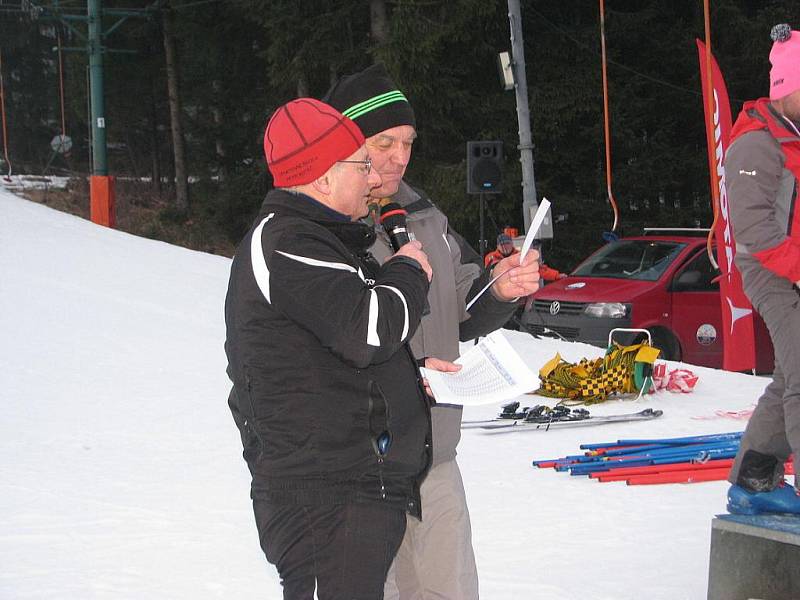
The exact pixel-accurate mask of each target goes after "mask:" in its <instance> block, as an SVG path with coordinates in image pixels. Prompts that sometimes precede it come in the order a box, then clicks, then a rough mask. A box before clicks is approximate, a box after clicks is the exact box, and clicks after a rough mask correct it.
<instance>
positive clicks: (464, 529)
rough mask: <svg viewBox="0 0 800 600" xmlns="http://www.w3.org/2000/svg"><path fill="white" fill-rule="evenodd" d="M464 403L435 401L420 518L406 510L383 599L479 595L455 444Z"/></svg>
mask: <svg viewBox="0 0 800 600" xmlns="http://www.w3.org/2000/svg"><path fill="white" fill-rule="evenodd" d="M461 412H462V407H461V406H454V405H446V404H437V405H434V406H433V407H432V409H431V417H432V420H433V466H432V468H431V470H430V472H429V473H428V475H427V476H426V477H425V481H423V482H422V486H421V488H420V492H421V495H422V520H421V521H420V520H419V519H417V518H415V517H412V516H409V515H406V519H407V523H406V533H405V537H404V538H403V543H402V544H401V545H400V549H399V550H398V551H397V555H396V556H395V559H394V562H393V563H392V566H391V568H390V569H389V574H388V576H387V578H386V585H385V587H384V599H385V600H434V599H436V600H477V598H478V571H477V569H476V567H475V554H474V552H473V550H472V528H471V526H470V520H469V510H468V509H467V498H466V494H465V493H464V483H463V481H462V479H461V471H460V470H459V468H458V463H456V445H457V444H458V442H459V440H460V439H461Z"/></svg>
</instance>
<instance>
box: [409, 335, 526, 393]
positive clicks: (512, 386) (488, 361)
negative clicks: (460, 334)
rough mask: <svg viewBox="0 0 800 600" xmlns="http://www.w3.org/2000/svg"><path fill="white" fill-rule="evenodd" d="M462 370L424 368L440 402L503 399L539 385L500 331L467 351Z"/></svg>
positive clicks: (462, 358)
mask: <svg viewBox="0 0 800 600" xmlns="http://www.w3.org/2000/svg"><path fill="white" fill-rule="evenodd" d="M456 364H460V365H462V369H461V370H460V371H458V372H455V373H442V372H439V371H431V370H429V369H421V371H422V375H423V377H425V378H426V379H427V380H428V385H429V386H430V388H431V390H432V391H433V395H434V397H435V398H436V401H437V402H444V403H454V404H464V405H477V404H492V403H497V402H503V401H505V400H509V399H511V398H516V397H517V396H520V395H522V394H524V393H526V392H530V391H532V390H535V389H536V388H537V387H539V378H538V376H537V375H536V373H534V372H533V371H531V370H530V369H529V368H528V366H527V365H526V364H525V363H524V361H523V360H522V358H520V356H519V354H517V353H516V352H515V351H514V349H513V348H512V347H511V344H509V342H508V340H507V339H506V338H505V336H504V335H503V334H502V332H500V331H495V332H493V333H490V334H489V335H488V336H487V337H485V338H484V339H482V340H481V342H480V343H479V344H478V345H477V346H473V347H472V348H471V349H470V350H469V352H466V353H464V355H463V356H461V358H459V359H458V360H457V361H456Z"/></svg>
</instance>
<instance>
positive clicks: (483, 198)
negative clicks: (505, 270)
mask: <svg viewBox="0 0 800 600" xmlns="http://www.w3.org/2000/svg"><path fill="white" fill-rule="evenodd" d="M485 203H486V194H483V193H481V194H480V204H479V206H480V230H481V231H480V234H481V240H480V242H479V243H478V248H479V249H480V251H481V259H483V258H484V257H485V256H486V229H485V227H484V216H483V214H484V210H485V208H484V207H485V206H486V204H485Z"/></svg>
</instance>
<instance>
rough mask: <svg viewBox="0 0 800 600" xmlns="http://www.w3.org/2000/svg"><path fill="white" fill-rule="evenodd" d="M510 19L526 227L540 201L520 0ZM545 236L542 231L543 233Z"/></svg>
mask: <svg viewBox="0 0 800 600" xmlns="http://www.w3.org/2000/svg"><path fill="white" fill-rule="evenodd" d="M508 21H509V25H510V29H511V57H512V67H513V69H514V93H515V94H516V96H517V122H518V124H519V146H517V147H518V148H519V151H520V157H519V161H520V163H522V217H523V219H524V222H525V231H528V228H529V227H530V225H531V219H532V217H533V214H534V213H535V212H536V209H537V208H538V207H539V203H538V201H537V200H536V183H535V181H534V177H533V138H532V137H531V114H530V111H529V109H528V81H527V78H526V76H525V48H524V44H523V41H522V13H521V11H520V7H519V0H508ZM540 237H541V235H540Z"/></svg>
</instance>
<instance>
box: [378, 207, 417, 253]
mask: <svg viewBox="0 0 800 600" xmlns="http://www.w3.org/2000/svg"><path fill="white" fill-rule="evenodd" d="M407 214H408V212H406V209H405V208H403V207H402V206H400V205H399V204H398V203H397V202H387V203H386V204H383V205H382V206H381V215H380V218H379V223H380V224H381V225H383V229H384V230H385V231H386V233H387V234H389V240H390V241H391V242H392V248H394V250H395V252H396V251H398V250H399V249H400V248H401V247H402V246H404V245H406V244H407V243H408V242H410V241H411V237H410V236H409V235H408V230H407V229H406V215H407Z"/></svg>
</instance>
